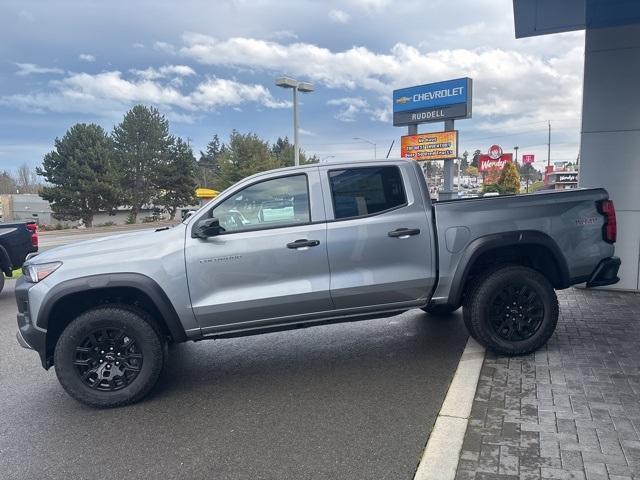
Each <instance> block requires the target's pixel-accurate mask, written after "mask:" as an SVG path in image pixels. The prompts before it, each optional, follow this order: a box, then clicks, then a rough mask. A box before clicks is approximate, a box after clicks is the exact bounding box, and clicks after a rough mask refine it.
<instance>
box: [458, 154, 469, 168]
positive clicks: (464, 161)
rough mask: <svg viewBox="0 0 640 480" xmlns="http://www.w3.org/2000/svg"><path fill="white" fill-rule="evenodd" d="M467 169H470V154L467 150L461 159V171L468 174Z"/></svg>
mask: <svg viewBox="0 0 640 480" xmlns="http://www.w3.org/2000/svg"><path fill="white" fill-rule="evenodd" d="M467 168H469V152H467V151H466V150H465V151H464V152H462V156H461V157H460V171H461V172H466V171H467Z"/></svg>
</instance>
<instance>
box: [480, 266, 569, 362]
mask: <svg viewBox="0 0 640 480" xmlns="http://www.w3.org/2000/svg"><path fill="white" fill-rule="evenodd" d="M513 284H520V285H527V286H528V287H529V288H531V289H532V290H534V291H535V292H536V294H537V295H538V296H539V297H540V300H541V301H542V304H543V307H544V316H543V319H542V323H541V324H540V326H539V327H538V330H537V331H536V332H535V333H534V334H533V335H532V336H531V337H529V338H527V339H525V340H517V341H509V340H507V339H505V338H503V337H501V336H500V335H498V333H497V332H496V331H495V328H494V327H493V325H492V324H491V317H490V309H491V302H492V301H493V299H494V298H495V295H496V294H497V292H498V291H500V290H501V289H502V288H505V287H506V286H508V285H513ZM472 303H473V306H472V309H471V312H470V313H471V318H470V321H471V323H472V324H473V325H474V330H475V333H476V335H477V337H478V340H480V341H481V343H483V344H485V346H486V347H488V348H490V349H491V350H493V351H495V352H497V353H502V354H506V355H520V354H526V353H531V352H533V351H535V350H537V349H538V348H540V347H541V346H543V345H544V344H545V343H546V342H547V341H548V340H549V338H550V337H551V336H552V335H553V332H554V331H555V328H556V325H557V321H558V300H557V297H556V294H555V291H554V289H553V286H552V285H551V284H550V283H549V281H548V280H547V279H546V278H545V277H544V276H543V275H542V274H540V273H539V272H537V271H535V270H533V269H530V268H527V267H519V266H511V267H504V268H501V269H498V270H496V271H494V272H492V273H491V274H490V275H488V276H487V278H486V279H485V280H484V281H483V282H482V284H481V285H480V286H479V287H478V288H477V289H476V290H475V292H474V298H473V299H472Z"/></svg>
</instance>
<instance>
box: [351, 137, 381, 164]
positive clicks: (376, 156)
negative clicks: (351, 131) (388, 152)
mask: <svg viewBox="0 0 640 480" xmlns="http://www.w3.org/2000/svg"><path fill="white" fill-rule="evenodd" d="M353 139H354V140H360V141H362V142H365V143H368V144H369V145H373V159H374V160H377V159H378V152H377V145H376V144H375V142H372V141H371V140H367V139H366V138H361V137H353Z"/></svg>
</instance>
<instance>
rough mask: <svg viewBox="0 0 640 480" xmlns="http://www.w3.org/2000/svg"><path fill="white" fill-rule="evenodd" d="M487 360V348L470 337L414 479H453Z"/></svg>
mask: <svg viewBox="0 0 640 480" xmlns="http://www.w3.org/2000/svg"><path fill="white" fill-rule="evenodd" d="M483 361H484V348H483V347H482V346H481V345H480V344H479V343H478V342H476V341H475V340H474V339H473V338H471V337H469V340H468V341H467V345H466V347H465V349H464V352H462V357H460V363H459V364H458V368H457V369H456V373H455V375H454V376H453V380H452V381H451V385H450V386H449V390H448V391H447V396H446V397H445V399H444V402H443V403H442V408H441V409H440V412H439V413H438V418H437V419H436V423H435V425H434V427H433V430H432V432H431V435H430V436H429V441H428V442H427V446H426V448H425V449H424V453H423V455H422V459H421V460H420V464H419V465H418V469H417V470H416V474H415V476H414V480H453V479H454V478H455V476H456V469H457V467H458V460H459V457H460V450H461V449H462V442H463V440H464V434H465V432H466V430H467V423H468V422H469V416H470V415H471V406H472V405H473V398H474V396H475V393H476V386H477V385H478V379H479V378H480V370H481V369H482V362H483Z"/></svg>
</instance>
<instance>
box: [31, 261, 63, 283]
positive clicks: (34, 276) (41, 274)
mask: <svg viewBox="0 0 640 480" xmlns="http://www.w3.org/2000/svg"><path fill="white" fill-rule="evenodd" d="M60 266H62V262H51V263H39V264H38V263H36V264H33V265H25V266H24V267H23V268H22V273H23V274H24V275H25V276H26V277H27V278H28V279H29V280H30V281H32V282H33V283H38V282H39V281H41V280H44V279H45V278H47V277H48V276H49V275H51V274H52V273H53V272H55V271H56V270H57V269H59V268H60Z"/></svg>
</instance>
